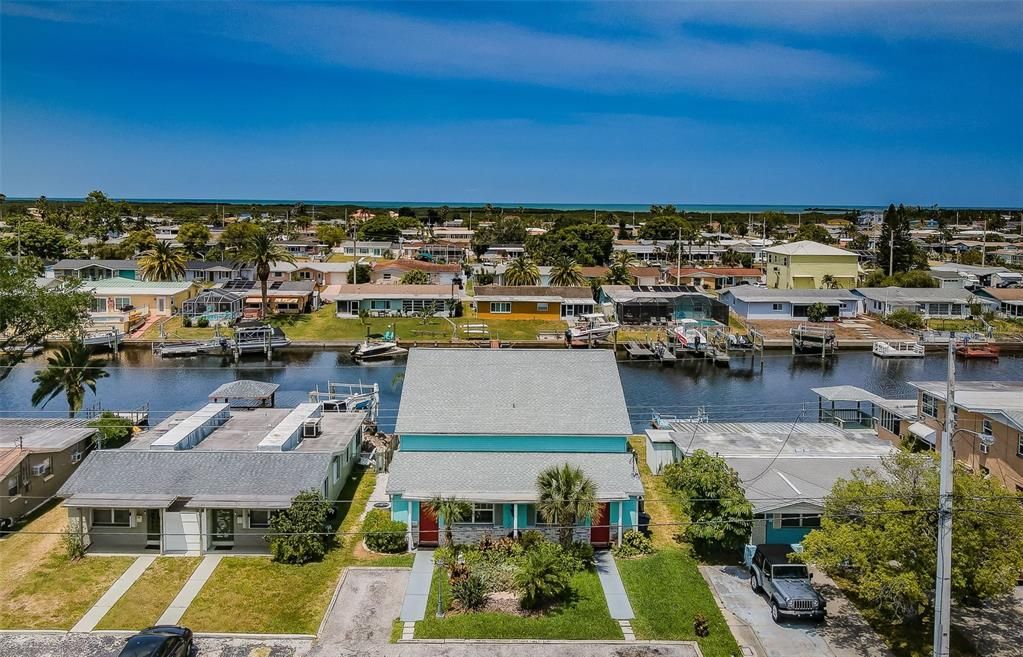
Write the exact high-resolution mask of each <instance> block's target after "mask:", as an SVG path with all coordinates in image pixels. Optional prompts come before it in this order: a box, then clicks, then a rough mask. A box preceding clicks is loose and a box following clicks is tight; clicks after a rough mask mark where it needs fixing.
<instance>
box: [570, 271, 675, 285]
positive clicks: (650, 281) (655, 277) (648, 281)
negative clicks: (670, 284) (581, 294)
mask: <svg viewBox="0 0 1023 657" xmlns="http://www.w3.org/2000/svg"><path fill="white" fill-rule="evenodd" d="M610 271H611V268H610V267H580V268H579V273H580V274H582V275H583V278H585V279H586V280H587V281H589V282H591V283H592V282H593V281H595V280H601V281H603V280H604V278H605V277H606V276H607V274H608V272H610ZM628 272H629V276H631V277H632V284H633V285H658V284H660V283H661V282H662V280H663V278H664V274H663V273H662V272H661V270H660V268H659V267H629V268H628Z"/></svg>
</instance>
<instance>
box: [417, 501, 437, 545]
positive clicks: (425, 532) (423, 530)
mask: <svg viewBox="0 0 1023 657" xmlns="http://www.w3.org/2000/svg"><path fill="white" fill-rule="evenodd" d="M438 538H439V536H438V531H437V516H435V515H433V512H432V511H430V510H429V509H427V508H426V506H425V505H422V504H421V505H419V544H420V545H437V542H438Z"/></svg>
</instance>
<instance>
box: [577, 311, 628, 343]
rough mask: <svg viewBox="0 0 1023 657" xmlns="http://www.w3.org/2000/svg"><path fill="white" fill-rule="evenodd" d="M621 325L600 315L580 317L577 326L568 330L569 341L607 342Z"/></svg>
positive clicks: (593, 314)
mask: <svg viewBox="0 0 1023 657" xmlns="http://www.w3.org/2000/svg"><path fill="white" fill-rule="evenodd" d="M620 327H621V324H618V323H616V322H612V321H610V320H608V319H607V318H606V317H604V316H603V315H601V314H600V313H590V314H586V315H580V316H579V318H578V320H577V321H576V323H575V326H573V327H571V328H569V329H568V338H569V340H572V341H575V340H606V339H607V338H609V337H611V336H612V335H613V334H614V332H615V331H617V330H618V329H619V328H620Z"/></svg>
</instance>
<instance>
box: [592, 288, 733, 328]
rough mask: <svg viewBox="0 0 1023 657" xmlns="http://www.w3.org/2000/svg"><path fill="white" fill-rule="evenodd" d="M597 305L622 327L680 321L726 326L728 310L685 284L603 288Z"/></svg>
mask: <svg viewBox="0 0 1023 657" xmlns="http://www.w3.org/2000/svg"><path fill="white" fill-rule="evenodd" d="M599 301H600V304H601V306H603V307H604V308H606V309H608V310H610V313H611V315H612V316H613V317H614V318H615V319H616V320H617V321H618V322H620V323H622V324H632V325H636V324H655V323H657V324H666V323H668V322H671V321H677V320H680V319H696V320H714V321H716V322H718V323H720V324H726V325H727V324H728V308H727V307H726V306H725V305H724V304H722V303H721V302H720V301H718V300H717V299H714V298H713V297H711V296H710V295H708V294H706V293H704V292H701V291H700V290H697V289H696V288H695V287H691V286H688V285H603V286H601V288H600V295H599Z"/></svg>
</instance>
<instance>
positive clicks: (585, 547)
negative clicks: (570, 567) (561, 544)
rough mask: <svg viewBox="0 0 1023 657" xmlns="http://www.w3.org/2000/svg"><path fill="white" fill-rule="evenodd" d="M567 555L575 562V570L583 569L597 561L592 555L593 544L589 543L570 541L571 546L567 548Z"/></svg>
mask: <svg viewBox="0 0 1023 657" xmlns="http://www.w3.org/2000/svg"><path fill="white" fill-rule="evenodd" d="M568 556H570V557H572V559H573V560H574V561H575V562H576V563H575V564H574V565H575V570H583V569H585V568H589V567H590V566H592V565H593V564H595V563H597V559H596V557H595V556H594V555H593V545H591V544H590V543H572V547H570V548H569V549H568Z"/></svg>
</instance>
